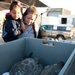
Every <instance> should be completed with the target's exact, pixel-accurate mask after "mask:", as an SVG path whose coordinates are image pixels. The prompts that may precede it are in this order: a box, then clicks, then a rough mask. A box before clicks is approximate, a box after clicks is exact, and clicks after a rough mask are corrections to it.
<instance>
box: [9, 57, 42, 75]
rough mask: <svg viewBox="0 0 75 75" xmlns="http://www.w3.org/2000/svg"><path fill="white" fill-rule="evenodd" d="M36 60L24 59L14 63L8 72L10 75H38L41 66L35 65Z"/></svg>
mask: <svg viewBox="0 0 75 75" xmlns="http://www.w3.org/2000/svg"><path fill="white" fill-rule="evenodd" d="M37 62H38V60H37V59H36V60H34V59H32V58H26V59H24V60H22V61H20V62H18V63H16V64H15V65H14V66H13V67H12V68H11V70H10V72H9V74H10V75H39V74H40V72H41V71H42V68H43V66H42V65H41V64H38V63H37Z"/></svg>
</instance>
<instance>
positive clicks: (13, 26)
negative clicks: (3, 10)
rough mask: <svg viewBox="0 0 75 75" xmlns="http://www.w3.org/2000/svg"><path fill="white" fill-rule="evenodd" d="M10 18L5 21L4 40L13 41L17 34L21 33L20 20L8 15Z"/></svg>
mask: <svg viewBox="0 0 75 75" xmlns="http://www.w3.org/2000/svg"><path fill="white" fill-rule="evenodd" d="M9 18H10V20H8V21H7V22H6V25H5V32H6V35H5V42H9V41H13V40H16V39H18V36H19V35H20V34H21V33H22V30H21V25H20V24H21V20H20V19H17V20H14V19H13V18H12V17H11V16H10V17H9Z"/></svg>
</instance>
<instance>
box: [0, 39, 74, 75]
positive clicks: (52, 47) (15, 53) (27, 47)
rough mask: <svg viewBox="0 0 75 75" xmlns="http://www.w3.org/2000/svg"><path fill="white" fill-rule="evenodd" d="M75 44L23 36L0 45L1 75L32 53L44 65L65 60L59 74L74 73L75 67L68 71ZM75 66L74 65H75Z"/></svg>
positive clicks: (69, 74) (67, 74) (68, 74)
mask: <svg viewBox="0 0 75 75" xmlns="http://www.w3.org/2000/svg"><path fill="white" fill-rule="evenodd" d="M74 48H75V44H72V43H65V42H55V41H51V40H50V41H49V40H44V39H30V38H23V39H19V40H16V41H12V42H9V43H6V44H2V45H0V75H1V74H2V73H4V72H9V70H10V69H11V67H12V66H13V65H14V64H15V63H16V62H18V61H20V60H22V58H26V57H28V56H29V55H30V54H32V56H31V57H32V58H36V57H38V58H40V62H41V63H42V64H43V65H49V64H50V65H51V64H55V63H58V62H60V61H63V62H65V65H64V67H63V68H62V70H61V71H60V73H59V75H72V74H71V73H74V71H75V67H74V68H72V69H71V70H70V73H69V71H68V67H69V65H70V62H71V60H72V58H73V56H74ZM74 62H75V61H74ZM73 66H74V65H73Z"/></svg>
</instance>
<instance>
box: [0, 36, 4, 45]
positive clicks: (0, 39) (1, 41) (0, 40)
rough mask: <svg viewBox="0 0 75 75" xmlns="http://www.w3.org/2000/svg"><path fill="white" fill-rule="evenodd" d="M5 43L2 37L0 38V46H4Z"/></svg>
mask: <svg viewBox="0 0 75 75" xmlns="http://www.w3.org/2000/svg"><path fill="white" fill-rule="evenodd" d="M4 43H5V42H4V41H3V39H2V37H0V45H1V44H4Z"/></svg>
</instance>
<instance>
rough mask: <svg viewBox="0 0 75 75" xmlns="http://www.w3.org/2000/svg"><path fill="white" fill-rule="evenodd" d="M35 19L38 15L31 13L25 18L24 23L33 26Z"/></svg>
mask: <svg viewBox="0 0 75 75" xmlns="http://www.w3.org/2000/svg"><path fill="white" fill-rule="evenodd" d="M35 19H36V15H35V14H32V13H29V14H27V15H26V16H24V22H25V23H26V24H27V25H31V24H32V23H33V22H34V21H35Z"/></svg>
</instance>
